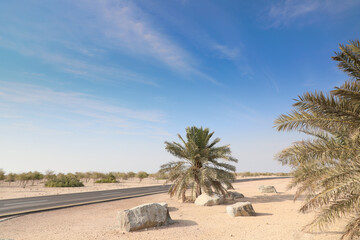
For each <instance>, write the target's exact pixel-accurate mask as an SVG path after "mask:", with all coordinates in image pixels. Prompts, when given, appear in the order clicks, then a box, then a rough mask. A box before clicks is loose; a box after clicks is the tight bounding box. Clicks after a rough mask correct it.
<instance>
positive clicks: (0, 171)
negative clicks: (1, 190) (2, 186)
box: [0, 168, 5, 181]
mask: <svg viewBox="0 0 360 240" xmlns="http://www.w3.org/2000/svg"><path fill="white" fill-rule="evenodd" d="M1 180H5V171H4V170H3V169H2V168H0V181H1Z"/></svg>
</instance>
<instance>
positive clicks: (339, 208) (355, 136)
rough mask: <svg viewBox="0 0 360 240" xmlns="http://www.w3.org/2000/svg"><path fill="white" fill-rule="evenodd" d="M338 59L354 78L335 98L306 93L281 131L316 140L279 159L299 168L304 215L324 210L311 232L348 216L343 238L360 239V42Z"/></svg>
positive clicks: (283, 118)
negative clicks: (302, 134)
mask: <svg viewBox="0 0 360 240" xmlns="http://www.w3.org/2000/svg"><path fill="white" fill-rule="evenodd" d="M340 49H341V52H339V53H336V56H335V57H333V59H334V60H335V61H338V66H339V68H340V69H342V70H343V71H344V72H345V73H347V74H348V75H349V76H350V77H351V79H350V81H347V82H345V83H344V84H343V85H342V86H341V87H338V88H335V89H334V90H333V91H331V92H330V93H329V94H324V93H322V92H315V93H305V94H304V95H303V96H300V97H299V99H298V100H297V101H296V103H295V104H294V105H293V106H294V108H295V110H293V111H292V112H291V113H290V114H286V115H281V116H280V117H279V118H278V119H277V120H276V121H275V126H276V127H277V129H278V130H279V131H285V130H288V131H289V130H297V131H300V132H303V133H306V134H309V135H310V136H312V138H311V139H309V140H303V141H299V142H296V143H294V144H293V145H292V146H290V147H288V148H286V149H284V150H283V151H282V152H280V153H279V154H278V155H277V158H278V160H279V161H280V162H281V163H283V164H285V165H290V166H291V167H292V168H293V174H294V179H293V180H292V183H291V184H290V187H297V192H296V195H295V199H296V198H298V197H299V196H300V195H301V194H304V195H305V203H304V205H303V206H302V207H301V209H300V211H301V212H308V211H311V210H313V209H320V213H319V214H318V215H317V217H316V218H315V219H314V220H313V221H312V222H311V223H310V224H309V225H307V226H306V227H305V229H309V230H311V229H314V228H320V229H321V230H323V229H324V227H326V225H327V224H328V223H331V222H334V221H336V220H338V219H343V218H344V217H348V218H349V222H348V224H347V225H346V227H345V229H344V234H343V235H342V238H341V239H354V238H355V237H359V236H360V42H359V41H351V42H350V44H349V45H347V46H344V45H340Z"/></svg>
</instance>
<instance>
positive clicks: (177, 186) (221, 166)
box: [160, 127, 237, 201]
mask: <svg viewBox="0 0 360 240" xmlns="http://www.w3.org/2000/svg"><path fill="white" fill-rule="evenodd" d="M213 135H214V132H211V133H210V132H209V129H208V128H205V129H203V128H202V127H201V128H197V127H187V128H186V140H184V139H183V138H182V137H181V135H180V134H178V137H179V139H180V140H181V143H177V142H165V148H166V150H167V151H168V152H170V153H171V154H172V155H174V156H175V157H178V158H180V159H181V160H179V161H173V162H169V163H167V164H164V165H162V166H161V169H160V173H162V174H167V175H168V176H169V180H170V181H172V182H173V184H172V185H171V187H170V189H169V193H170V196H174V195H176V196H177V197H178V198H180V197H181V199H182V200H183V201H185V193H186V190H187V189H191V193H192V196H193V195H194V194H195V197H198V196H199V195H200V194H201V193H202V192H206V193H208V194H211V193H213V192H216V193H221V194H223V195H225V194H226V193H227V189H229V188H233V187H232V184H231V181H233V180H234V179H235V176H234V173H235V170H236V168H235V166H233V165H231V164H229V163H226V161H227V162H234V163H236V162H237V159H235V158H233V157H232V156H231V151H230V147H229V145H227V146H220V147H216V146H215V145H216V144H217V143H219V142H220V138H216V139H214V140H213V141H210V138H211V137H212V136H213ZM219 160H224V161H225V162H223V161H219Z"/></svg>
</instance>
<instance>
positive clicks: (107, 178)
mask: <svg viewBox="0 0 360 240" xmlns="http://www.w3.org/2000/svg"><path fill="white" fill-rule="evenodd" d="M116 182H117V181H116V177H115V175H114V174H113V173H108V174H106V175H104V176H103V177H102V178H101V179H99V180H96V183H116Z"/></svg>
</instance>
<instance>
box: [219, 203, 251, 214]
mask: <svg viewBox="0 0 360 240" xmlns="http://www.w3.org/2000/svg"><path fill="white" fill-rule="evenodd" d="M226 212H227V213H228V214H229V215H230V216H231V217H237V216H255V215H256V213H255V211H254V208H253V207H252V205H251V203H250V202H238V203H235V204H233V205H229V206H227V207H226Z"/></svg>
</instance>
